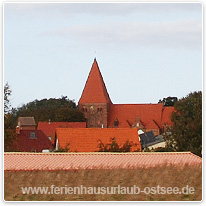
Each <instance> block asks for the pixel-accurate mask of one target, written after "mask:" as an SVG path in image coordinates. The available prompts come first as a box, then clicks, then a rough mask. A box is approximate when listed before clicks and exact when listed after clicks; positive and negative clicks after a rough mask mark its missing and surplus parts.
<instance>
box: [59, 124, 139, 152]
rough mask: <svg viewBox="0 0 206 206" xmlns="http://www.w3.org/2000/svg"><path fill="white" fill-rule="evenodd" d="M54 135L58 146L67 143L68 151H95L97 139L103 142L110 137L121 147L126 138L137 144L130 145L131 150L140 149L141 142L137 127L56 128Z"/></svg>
mask: <svg viewBox="0 0 206 206" xmlns="http://www.w3.org/2000/svg"><path fill="white" fill-rule="evenodd" d="M56 136H57V138H58V143H59V145H60V147H62V148H65V147H66V145H67V144H68V143H69V144H70V145H69V148H70V150H69V152H75V151H77V152H97V151H99V147H98V144H99V143H100V141H99V140H101V141H102V143H103V144H105V143H106V144H108V143H111V142H110V139H111V138H114V137H115V139H116V142H117V143H118V145H119V146H120V147H122V146H123V145H124V144H125V143H126V141H127V140H129V142H133V144H137V145H136V146H133V147H132V151H136V150H139V151H141V144H140V141H139V136H138V133H137V129H131V128H129V129H128V128H80V129H75V128H73V129H69V128H67V129H65V128H63V129H62V128H61V129H56Z"/></svg>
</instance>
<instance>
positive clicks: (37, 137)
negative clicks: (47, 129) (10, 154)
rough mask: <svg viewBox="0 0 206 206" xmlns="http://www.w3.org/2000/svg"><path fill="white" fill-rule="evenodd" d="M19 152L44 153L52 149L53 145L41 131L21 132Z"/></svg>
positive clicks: (18, 144)
mask: <svg viewBox="0 0 206 206" xmlns="http://www.w3.org/2000/svg"><path fill="white" fill-rule="evenodd" d="M16 144H17V150H18V151H21V152H42V150H44V149H52V143H51V141H50V140H49V139H48V137H47V136H46V135H45V134H44V133H43V132H42V131H41V130H21V132H20V134H18V135H17V141H16Z"/></svg>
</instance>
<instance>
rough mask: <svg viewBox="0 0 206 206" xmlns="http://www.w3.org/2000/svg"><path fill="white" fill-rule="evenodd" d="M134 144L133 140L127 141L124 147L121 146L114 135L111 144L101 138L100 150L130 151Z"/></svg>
mask: <svg viewBox="0 0 206 206" xmlns="http://www.w3.org/2000/svg"><path fill="white" fill-rule="evenodd" d="M132 146H133V143H132V142H129V141H126V142H125V144H124V145H123V146H122V147H120V146H119V145H118V143H117V142H116V139H115V137H113V138H111V139H110V143H109V144H103V142H102V141H101V140H99V144H98V148H99V151H98V152H130V151H131V148H132Z"/></svg>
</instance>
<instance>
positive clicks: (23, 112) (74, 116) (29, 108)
mask: <svg viewBox="0 0 206 206" xmlns="http://www.w3.org/2000/svg"><path fill="white" fill-rule="evenodd" d="M20 116H23V117H26V116H27V117H34V119H35V121H36V123H38V122H39V121H49V120H50V121H53V122H74V121H76V122H83V121H85V118H84V114H83V113H82V112H80V111H79V110H78V109H77V106H76V104H75V102H74V101H73V100H69V99H68V98H67V97H66V96H62V97H61V98H59V99H55V98H50V99H42V100H34V101H32V102H29V103H27V104H24V105H22V106H21V107H19V108H17V109H15V110H14V109H13V111H12V117H13V122H14V123H15V124H16V122H17V119H18V117H20Z"/></svg>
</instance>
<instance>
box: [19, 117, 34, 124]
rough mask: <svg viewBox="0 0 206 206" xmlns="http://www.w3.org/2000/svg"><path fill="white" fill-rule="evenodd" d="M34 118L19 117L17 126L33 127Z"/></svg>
mask: <svg viewBox="0 0 206 206" xmlns="http://www.w3.org/2000/svg"><path fill="white" fill-rule="evenodd" d="M35 125H36V123H35V120H34V117H19V118H18V126H35Z"/></svg>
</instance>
